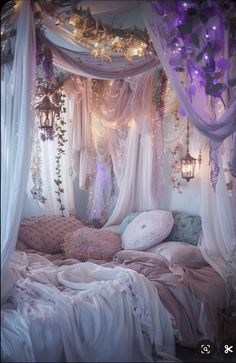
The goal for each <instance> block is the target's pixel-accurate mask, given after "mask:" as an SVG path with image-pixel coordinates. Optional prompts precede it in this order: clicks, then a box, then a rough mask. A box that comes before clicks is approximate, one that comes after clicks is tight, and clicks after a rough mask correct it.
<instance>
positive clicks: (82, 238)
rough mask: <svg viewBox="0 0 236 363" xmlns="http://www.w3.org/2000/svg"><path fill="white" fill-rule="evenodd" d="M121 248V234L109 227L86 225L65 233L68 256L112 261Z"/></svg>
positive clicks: (84, 259) (78, 258)
mask: <svg viewBox="0 0 236 363" xmlns="http://www.w3.org/2000/svg"><path fill="white" fill-rule="evenodd" d="M120 250H121V238H120V236H119V234H118V233H115V232H112V231H110V230H108V229H103V228H102V229H96V228H89V227H84V228H81V229H80V230H77V231H75V232H73V233H67V234H66V235H65V240H64V252H65V255H66V257H67V258H76V259H77V260H80V261H86V260H88V259H95V260H106V261H111V260H112V258H113V256H114V255H115V254H116V253H117V252H119V251H120Z"/></svg>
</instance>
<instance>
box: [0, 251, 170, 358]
mask: <svg viewBox="0 0 236 363" xmlns="http://www.w3.org/2000/svg"><path fill="white" fill-rule="evenodd" d="M11 269H12V270H13V271H14V273H15V274H16V275H17V276H18V278H19V280H18V281H17V286H16V288H15V291H14V292H12V294H11V296H10V297H9V298H8V304H7V303H6V304H5V305H3V308H2V312H1V316H2V361H7V362H9V361H11V362H22V361H24V362H63V361H67V362H95V361H96V362H114V361H116V362H117V361H119V362H151V361H159V360H161V361H163V357H165V358H167V360H168V361H169V362H170V361H175V360H176V359H175V358H174V353H175V342H174V334H173V329H172V324H171V319H170V316H169V313H168V312H167V310H166V308H165V307H164V306H163V304H162V303H161V301H160V299H159V296H158V294H157V291H156V289H155V287H154V286H153V284H152V283H151V282H150V281H149V280H148V279H147V278H145V277H144V276H142V275H140V274H138V273H137V272H135V271H133V270H130V269H124V268H121V267H115V268H108V267H103V266H99V265H96V264H93V263H90V262H85V263H77V264H74V265H71V266H61V267H58V266H56V265H54V264H53V263H51V262H50V261H48V260H47V259H45V258H44V257H42V256H39V255H35V254H28V255H26V254H25V253H24V252H16V253H15V255H14V257H13V260H12V262H11ZM153 348H154V350H155V352H156V353H158V354H156V356H155V358H154V357H153V355H152V353H153ZM161 357H162V358H161Z"/></svg>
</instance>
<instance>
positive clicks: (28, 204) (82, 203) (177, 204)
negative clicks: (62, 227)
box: [22, 153, 200, 220]
mask: <svg viewBox="0 0 236 363" xmlns="http://www.w3.org/2000/svg"><path fill="white" fill-rule="evenodd" d="M164 165H166V166H169V165H170V155H169V153H167V154H166V155H165V162H164ZM197 168H198V167H197ZM197 168H196V169H197ZM170 172H171V170H170V167H165V169H164V174H165V186H164V190H163V193H162V197H161V200H160V208H161V209H164V210H179V211H185V212H188V213H193V214H196V215H197V214H199V206H200V200H199V197H200V193H199V173H198V172H197V175H196V177H195V178H194V179H193V180H190V182H187V181H185V180H181V191H182V194H179V193H178V192H177V191H175V190H174V189H173V187H172V184H171V182H170V176H171V173H170ZM74 193H75V209H76V216H77V217H78V218H80V219H84V220H86V219H87V203H88V196H89V194H88V192H87V191H86V190H82V189H80V188H79V187H78V179H77V178H76V179H75V180H74ZM39 215H42V211H41V209H40V207H39V205H38V204H37V202H36V201H35V200H32V199H31V197H30V196H27V195H26V196H25V203H24V207H23V213H22V218H29V217H32V216H39Z"/></svg>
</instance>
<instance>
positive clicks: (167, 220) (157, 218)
mask: <svg viewBox="0 0 236 363" xmlns="http://www.w3.org/2000/svg"><path fill="white" fill-rule="evenodd" d="M173 224H174V218H173V216H172V214H171V212H169V211H164V210H153V211H149V212H143V213H141V214H139V215H138V216H137V217H136V218H135V219H133V221H132V222H131V223H130V224H129V225H128V226H127V227H126V229H125V231H124V233H123V234H122V247H123V248H124V249H128V250H141V251H142V250H147V249H148V248H150V247H152V246H154V245H156V244H158V243H161V242H162V241H163V240H164V239H165V238H166V237H167V236H168V235H169V234H170V231H171V229H172V227H173Z"/></svg>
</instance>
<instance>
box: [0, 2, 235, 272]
mask: <svg viewBox="0 0 236 363" xmlns="http://www.w3.org/2000/svg"><path fill="white" fill-rule="evenodd" d="M207 4H208V5H206V4H205V5H204V2H203V3H201V2H199V1H191V2H190V1H179V2H178V4H177V5H178V6H177V7H176V6H175V5H176V2H174V1H165V2H163V1H137V2H134V1H125V2H124V1H109V6H107V2H106V1H70V0H67V1H64V2H63V1H59V0H58V1H56V0H55V1H52V0H51V1H49V0H48V1H46V0H37V1H36V0H35V1H20V0H19V1H14V2H13V1H12V2H9V3H8V4H7V8H6V9H5V13H4V12H3V14H4V15H3V22H2V27H3V29H2V30H3V33H4V34H5V35H4V38H3V40H4V46H5V48H4V52H5V53H4V54H5V57H6V58H7V57H8V60H9V59H10V61H6V62H5V63H4V64H3V65H2V95H3V101H2V123H3V126H2V127H3V129H2V156H1V158H2V204H1V208H2V213H1V215H2V244H1V252H2V267H1V269H2V272H5V271H6V270H7V265H8V263H9V260H10V257H11V255H12V252H13V250H14V248H15V244H16V238H17V230H18V226H19V223H20V219H21V213H22V207H23V201H24V195H25V190H26V187H27V179H28V172H29V168H30V158H31V149H32V135H34V133H35V132H36V131H35V130H36V128H35V127H36V126H35V115H34V114H35V112H34V107H35V95H36V94H37V92H36V91H37V87H38V83H37V80H36V79H35V75H36V68H37V64H36V63H40V62H42V63H41V64H44V65H43V67H44V70H45V69H47V72H46V73H44V75H43V77H44V79H43V81H45V80H46V81H47V82H48V83H50V72H51V69H50V62H49V60H48V59H49V58H50V56H52V59H53V64H54V65H55V66H56V67H57V68H58V69H59V70H63V72H62V73H60V75H63V77H64V78H63V81H64V91H65V92H66V93H67V99H66V100H65V101H64V102H65V103H64V104H63V105H64V106H66V108H67V109H68V110H70V111H68V113H67V114H66V113H65V115H64V118H63V120H66V121H67V124H68V125H70V124H71V126H70V129H68V132H71V137H70V140H69V143H71V145H72V149H73V155H70V158H71V159H73V162H72V161H71V165H72V164H73V167H74V169H75V170H76V172H77V173H78V175H79V185H80V187H86V185H87V184H86V183H88V178H87V177H88V175H89V172H90V168H91V160H92V162H93V163H94V160H96V163H95V167H96V178H95V180H94V188H99V185H100V183H101V179H103V183H105V185H106V186H107V187H106V193H107V195H108V197H107V198H106V197H105V201H109V205H108V206H107V207H110V210H109V209H107V211H108V212H107V220H108V221H107V225H109V224H115V223H119V222H120V221H121V219H122V218H123V217H124V216H125V215H126V214H128V213H129V212H131V211H133V210H135V209H136V210H142V211H145V210H150V209H158V208H159V207H160V205H159V201H158V197H156V196H158V195H159V194H160V193H161V192H162V189H161V188H162V179H161V173H162V161H163V135H162V132H163V130H162V126H163V125H162V122H163V117H164V115H163V108H162V106H163V102H164V94H165V89H166V88H167V89H168V87H169V88H170V84H171V86H172V91H171V90H169V94H168V100H167V98H166V99H165V108H166V109H165V115H168V110H169V112H170V113H171V112H173V110H171V108H172V107H173V104H175V105H176V96H177V98H178V100H179V102H180V104H181V109H180V110H179V112H180V113H182V115H184V116H186V117H187V118H188V120H189V122H190V123H191V124H192V125H193V126H194V127H195V128H196V129H194V130H193V133H194V135H195V136H194V138H195V142H196V144H197V145H198V147H199V148H200V149H201V150H202V152H204V150H205V151H207V152H208V150H209V151H210V153H209V154H210V162H211V169H210V168H209V165H208V158H203V160H202V175H204V178H201V180H200V186H199V192H200V193H201V217H202V222H203V237H202V242H201V243H202V251H203V253H205V255H206V256H208V257H207V258H209V256H210V259H211V263H215V264H216V265H215V266H216V267H217V269H218V270H219V271H221V273H223V272H222V271H223V270H220V269H221V267H223V262H222V261H223V260H225V259H226V258H227V256H228V255H229V253H230V251H231V249H232V246H233V240H234V239H235V225H234V221H233V211H232V206H231V205H230V201H229V196H228V191H227V187H226V183H225V179H224V178H225V177H224V171H223V161H224V160H225V159H226V160H229V161H230V163H229V165H230V170H231V174H232V176H234V177H235V175H236V137H235V135H236V100H235V88H234V86H235V84H236V83H235V55H236V54H235V43H234V42H235V34H236V33H235V25H234V26H233V19H235V4H234V3H231V2H230V1H224V2H222V4H219V3H218V2H216V3H215V2H214V1H208V2H207ZM80 6H81V8H80ZM88 6H89V7H90V10H88V9H87V7H88ZM206 6H208V8H209V9H210V11H209V18H207V17H206V15H204V14H206V13H207V11H206V10H207V9H206V8H205V7H206ZM85 9H87V13H86V11H85ZM137 9H138V10H137ZM209 9H208V10H209ZM131 10H134V11H138V14H139V17H141V15H140V14H142V17H143V19H141V20H142V21H143V24H145V25H146V31H147V34H148V35H147V34H146V33H145V32H143V33H139V29H138V28H134V27H130V28H129V31H130V32H131V31H133V33H132V41H134V40H135V41H138V42H139V43H138V46H137V43H130V44H131V45H130V48H129V47H128V48H125V45H124V44H123V43H122V41H121V40H122V39H123V38H122V34H121V35H119V34H118V35H119V36H117V34H113V28H112V26H110V28H109V26H107V28H108V31H107V30H106V31H105V29H104V27H103V25H102V23H99V22H98V21H97V19H106V20H107V16H108V15H109V16H110V19H113V18H115V16H116V15H117V14H119V13H120V12H129V11H131ZM91 14H92V16H91ZM176 14H177V15H176ZM230 14H231V15H230ZM76 16H77V18H76ZM73 17H74V18H73ZM86 17H87V18H86ZM226 18H227V19H228V23H227V26H225V23H224V21H225V19H226ZM73 19H74V23H73V21H72V20H73ZM81 19H90V20H91V19H92V20H91V21H94V19H95V25H94V26H95V29H94V28H92V30H94V31H95V30H96V32H98V30H99V29H100V30H101V33H102V31H103V33H104V34H108V35H109V37H110V38H109V39H113V41H114V45H115V46H116V47H117V48H112V49H110V48H109V46H108V50H107V48H106V45H104V46H103V47H100V43H96V41H94V39H93V38H92V37H91V44H90V43H86V42H85V41H84V42H83V39H82V36H81V34H80V35H78V34H77V33H78V31H79V30H80V28H79V27H77V28H76V24H77V23H76V21H78V22H79V21H80V20H81ZM69 20H70V21H71V22H69ZM73 24H74V25H73ZM93 24H94V23H93ZM98 24H100V25H99V26H100V28H99V26H98ZM80 25H81V24H80ZM129 25H130V24H129ZM133 25H134V24H132V26H133ZM86 29H87V28H86ZM109 29H110V30H109ZM87 30H88V29H87ZM109 31H110V33H109ZM125 31H126V30H125ZM76 32H77V33H76ZM127 32H128V31H127ZM76 34H77V39H76ZM96 34H98V33H96ZM127 34H128V33H126V38H127V39H129V37H128V35H127ZM140 34H141V35H140ZM108 35H107V36H108ZM117 37H118V39H119V40H117ZM124 38H125V37H124ZM203 38H204V41H202V39H203ZM99 39H100V38H99ZM127 39H126V40H127ZM137 39H138V40H137ZM205 39H206V41H205ZM150 40H151V41H150ZM119 42H120V43H119ZM10 43H11V49H9V44H10ZM101 44H104V43H101ZM122 44H123V45H122ZM125 44H126V43H125ZM119 45H120V47H121V48H119V47H118V46H119ZM213 45H214V47H215V48H214V47H213ZM7 47H8V48H7ZM99 47H100V48H99ZM122 47H123V48H122ZM95 48H99V49H98V53H97V54H96V53H94V49H95ZM40 49H41V50H42V49H43V51H45V50H49V53H47V54H49V57H47V55H46V56H45V53H44V55H43V56H42V54H41V53H40V52H39V50H40ZM119 49H120V50H119ZM122 49H123V53H122ZM124 49H125V51H126V53H125V54H126V56H124ZM137 49H139V50H137ZM6 52H7V53H6ZM11 52H12V53H14V58H13V59H11V58H9V56H10V55H11ZM99 52H100V53H99ZM132 52H133V53H132ZM138 52H139V53H138ZM40 54H41V59H40ZM43 57H44V58H43ZM154 70H155V71H154ZM68 74H69V76H68ZM66 77H67V78H66ZM41 78H42V73H41ZM167 78H168V82H167ZM152 82H153V83H154V84H155V82H156V94H157V95H158V97H157V98H156V100H155V103H156V104H155V105H154V103H153V102H152V99H153V89H152V87H151V84H152ZM91 89H93V94H91ZM171 92H172V98H171ZM173 93H174V96H173ZM91 97H93V98H92V99H91ZM114 99H115V101H114ZM63 105H62V104H61V107H62V106H63ZM62 108H63V107H62ZM170 110H171V111H170ZM91 113H92V116H91ZM91 117H92V122H93V123H92V126H93V127H94V130H93V129H92V128H91V127H90V126H91ZM75 120H77V122H75ZM78 120H80V121H79V122H78ZM101 120H102V122H101ZM65 127H67V126H65ZM107 130H109V132H108V131H107ZM127 130H128V131H127ZM196 130H198V131H199V132H197V131H196ZM59 131H60V130H59ZM59 131H58V132H59ZM72 131H73V132H72ZM61 132H62V134H61V135H62V136H61V137H62V138H63V132H64V131H63V129H61ZM91 139H92V143H91ZM208 139H209V143H208ZM61 140H62V139H61ZM43 144H44V145H43V146H42V153H44V154H50V153H55V150H53V148H54V149H55V146H53V145H51V144H49V143H46V142H45V143H43ZM37 145H38V144H37V142H35V140H33V149H32V152H34V153H35V154H34V155H36V156H37ZM91 145H93V148H91ZM222 145H224V146H223V147H222ZM65 147H66V148H68V151H69V146H65ZM223 148H224V150H225V152H224V153H223ZM62 153H63V151H62ZM94 153H95V157H94ZM124 154H125V163H123V164H122V163H121V160H124V157H121V155H124ZM206 155H207V154H206ZM107 160H108V161H107ZM110 160H112V164H111V162H110ZM37 162H38V163H40V160H37ZM154 166H155V167H154ZM93 167H94V164H93ZM111 168H112V169H111ZM47 171H48V172H50V165H49V164H48V170H47ZM113 174H114V175H115V177H116V190H117V191H118V193H117V195H116V198H115V199H114V200H112V199H111V190H110V189H109V188H111V187H110V186H111V182H110V180H111V177H112V175H113ZM58 180H60V178H59V177H58ZM65 183H66V182H64V188H65V187H66V184H65ZM134 185H135V187H134ZM49 189H50V187H49ZM58 193H60V186H59V187H58ZM113 195H114V193H113ZM41 197H42V198H43V196H42V195H41ZM58 197H59V199H60V195H59V194H58ZM100 197H101V194H99V193H98V194H97V195H96V198H93V199H92V200H91V209H92V210H95V212H96V213H99V211H98V209H99V206H100V204H101V203H100V202H101V201H100V199H99V198H100ZM55 198H56V197H55ZM42 200H43V199H41V201H42ZM103 202H104V199H103ZM69 204H70V202H69V201H68V205H69ZM16 206H17V207H16ZM61 206H62V204H61ZM72 207H73V206H72ZM62 208H64V207H62ZM102 208H103V209H104V205H103V206H102ZM95 212H94V217H95V218H96V216H97V215H96V213H95Z"/></svg>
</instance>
